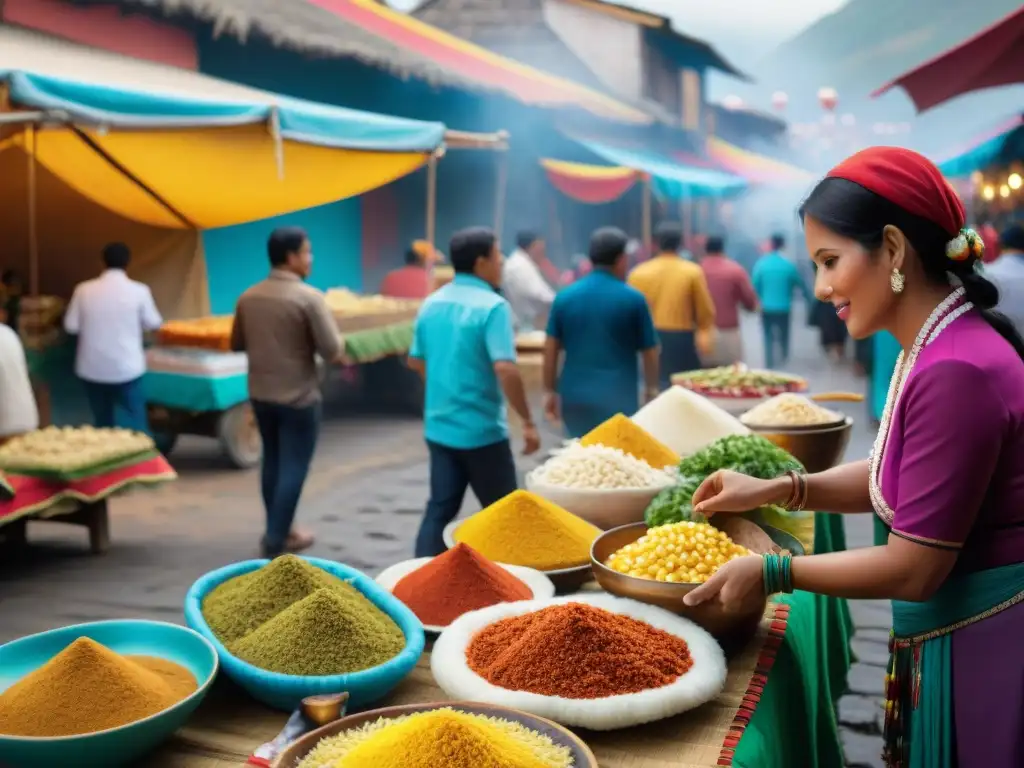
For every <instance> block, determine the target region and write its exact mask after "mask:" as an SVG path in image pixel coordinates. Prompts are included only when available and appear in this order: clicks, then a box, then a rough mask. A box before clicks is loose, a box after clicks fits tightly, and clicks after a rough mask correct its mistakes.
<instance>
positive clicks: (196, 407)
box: [143, 347, 262, 469]
mask: <svg viewBox="0 0 1024 768" xmlns="http://www.w3.org/2000/svg"><path fill="white" fill-rule="evenodd" d="M146 367H147V371H146V376H145V378H144V379H143V386H144V387H145V392H146V401H147V403H148V404H149V423H150V428H151V429H152V431H153V434H154V435H155V439H156V441H157V445H158V446H159V448H160V450H161V451H162V452H163V453H164V454H165V455H166V454H169V453H170V452H171V451H172V450H174V446H175V444H176V443H177V441H178V437H179V435H183V434H188V435H202V436H205V437H213V438H216V439H217V441H218V442H219V443H220V445H221V447H222V448H223V449H224V453H225V454H226V455H227V456H228V458H229V459H231V462H232V464H234V465H235V466H236V467H238V468H240V469H246V468H248V467H253V466H255V465H256V464H258V463H259V461H260V456H261V454H262V448H261V444H260V437H259V431H258V430H257V429H256V420H255V418H254V417H253V414H252V408H251V406H250V405H249V391H248V369H249V366H248V361H247V359H246V356H245V355H244V354H241V353H233V352H217V351H213V350H205V349H188V348H181V347H156V348H153V349H150V350H149V351H148V352H147V354H146Z"/></svg>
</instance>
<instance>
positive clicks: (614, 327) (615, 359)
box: [544, 227, 659, 437]
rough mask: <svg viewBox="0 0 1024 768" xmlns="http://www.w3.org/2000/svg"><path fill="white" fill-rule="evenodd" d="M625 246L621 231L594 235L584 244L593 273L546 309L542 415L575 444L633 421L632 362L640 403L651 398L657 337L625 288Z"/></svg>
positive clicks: (642, 306) (639, 300)
mask: <svg viewBox="0 0 1024 768" xmlns="http://www.w3.org/2000/svg"><path fill="white" fill-rule="evenodd" d="M628 242H629V239H628V238H627V237H626V233H625V232H622V231H621V230H618V229H615V228H613V227H606V228H603V229H599V230H597V231H596V232H595V233H594V234H593V236H592V237H591V238H590V262H591V264H592V265H593V271H592V272H591V273H590V274H589V275H587V276H586V277H584V278H582V279H580V280H578V281H577V282H575V283H573V284H572V285H571V286H569V287H568V288H565V289H564V290H563V291H562V292H561V293H559V294H558V296H556V297H555V303H554V304H553V305H552V308H551V317H550V318H549V320H548V331H547V333H548V337H547V341H546V343H545V347H544V391H545V395H544V411H545V414H546V415H547V417H548V418H549V419H550V420H552V421H554V422H558V421H561V422H562V423H563V424H564V426H565V431H566V432H567V433H568V435H569V436H570V437H582V436H583V435H585V434H586V433H587V432H589V431H590V430H592V429H593V428H594V427H596V426H597V425H598V424H600V423H601V422H603V421H605V420H606V419H608V418H610V417H612V416H614V415H615V414H616V413H624V414H626V415H627V416H632V415H633V413H634V412H635V411H636V410H637V407H638V405H639V403H638V393H639V388H640V375H639V374H640V372H639V369H638V368H639V367H638V365H637V358H638V356H642V357H643V363H644V381H645V385H646V386H645V390H644V391H645V399H651V398H653V397H656V396H657V395H658V391H659V388H658V336H657V333H656V332H655V330H654V323H653V322H652V321H651V313H650V310H649V309H648V308H647V300H646V299H645V298H644V295H643V294H642V293H640V291H638V290H636V289H635V288H632V287H630V286H628V285H626V283H625V280H626V274H627V272H628V271H629V263H628V259H627V256H626V248H627V245H628ZM563 354H564V357H565V362H564V365H563V366H562V372H561V375H559V374H558V363H559V360H560V358H561V357H562V356H563ZM556 380H557V386H556Z"/></svg>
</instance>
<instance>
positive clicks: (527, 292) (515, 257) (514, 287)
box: [501, 232, 555, 331]
mask: <svg viewBox="0 0 1024 768" xmlns="http://www.w3.org/2000/svg"><path fill="white" fill-rule="evenodd" d="M516 244H517V246H518V247H517V248H516V249H515V251H513V252H512V255H511V256H509V257H508V259H506V260H505V269H504V272H503V273H502V281H501V292H502V294H504V296H505V298H506V299H507V300H508V303H509V304H511V305H512V313H513V314H514V315H515V319H516V325H517V327H518V330H520V331H531V330H541V331H542V330H544V328H545V327H546V326H547V319H548V313H549V312H550V311H551V305H552V303H554V301H555V292H554V290H552V288H551V286H550V285H548V282H547V280H545V279H544V275H543V274H541V271H540V267H539V266H538V264H540V262H542V261H543V260H544V250H545V249H544V239H543V238H541V237H540V236H539V235H537V234H535V233H533V232H520V233H519V235H518V236H517V237H516Z"/></svg>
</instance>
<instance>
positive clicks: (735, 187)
mask: <svg viewBox="0 0 1024 768" xmlns="http://www.w3.org/2000/svg"><path fill="white" fill-rule="evenodd" d="M571 138H573V140H574V141H576V142H578V143H579V144H580V145H581V146H583V147H585V148H586V149H588V150H589V151H590V152H592V153H594V154H595V155H597V156H598V157H600V158H601V159H602V160H605V161H607V162H609V163H613V164H615V165H618V166H622V167H625V168H632V169H634V170H637V171H641V172H643V173H646V174H648V175H649V176H650V177H651V179H652V181H653V184H654V191H655V193H656V194H658V195H659V196H661V197H665V198H669V199H672V200H681V199H685V198H692V197H719V196H724V195H729V194H733V193H736V192H740V191H742V190H744V189H746V187H747V181H746V179H743V178H742V177H740V176H734V175H733V174H731V173H725V172H723V171H716V170H713V169H710V168H698V167H696V166H692V165H687V164H685V163H682V162H680V161H678V160H673V159H672V158H670V157H668V156H666V155H663V154H661V153H660V152H656V151H653V150H649V149H645V148H642V147H635V146H630V147H624V146H620V145H616V144H609V143H607V142H603V141H597V140H594V139H583V138H576V137H571Z"/></svg>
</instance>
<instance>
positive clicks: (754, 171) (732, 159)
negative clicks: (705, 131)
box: [707, 137, 814, 186]
mask: <svg viewBox="0 0 1024 768" xmlns="http://www.w3.org/2000/svg"><path fill="white" fill-rule="evenodd" d="M707 148H708V155H710V156H711V157H712V158H713V159H714V160H715V161H716V162H717V163H718V164H719V165H720V166H721V167H723V168H725V169H726V170H728V171H731V172H732V173H735V174H737V175H738V176H742V177H743V178H745V179H746V180H747V181H749V182H751V183H752V184H762V185H779V186H783V185H806V184H810V183H811V182H812V181H813V180H814V175H813V174H811V173H810V172H809V171H805V170H804V169H803V168H797V167H796V166H795V165H790V164H789V163H784V162H782V161H781V160H776V159H774V158H771V157H765V156H764V155H759V154H757V153H756V152H751V151H749V150H746V149H743V148H741V147H737V146H736V145H735V144H730V143H729V142H727V141H722V140H721V139H716V138H714V137H710V138H708V143H707Z"/></svg>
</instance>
